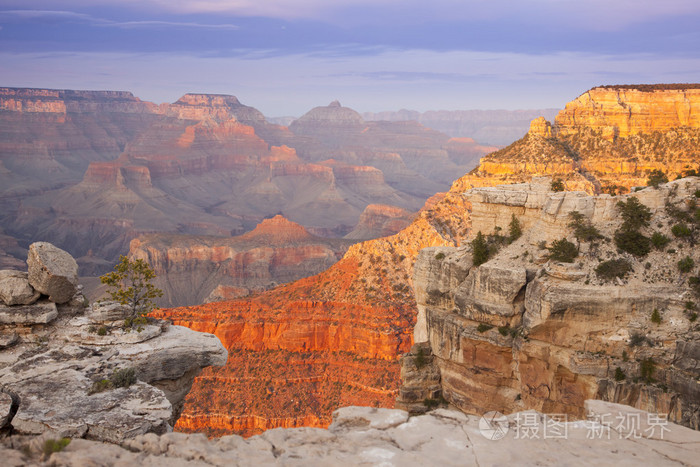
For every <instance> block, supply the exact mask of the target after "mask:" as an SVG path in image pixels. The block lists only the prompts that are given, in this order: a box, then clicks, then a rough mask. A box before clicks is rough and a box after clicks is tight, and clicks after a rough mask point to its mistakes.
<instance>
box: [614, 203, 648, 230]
mask: <svg viewBox="0 0 700 467" xmlns="http://www.w3.org/2000/svg"><path fill="white" fill-rule="evenodd" d="M617 207H618V209H619V210H620V215H621V216H622V220H623V222H622V229H623V230H639V229H641V228H642V227H646V226H648V225H649V221H650V220H651V210H650V209H649V208H648V207H646V206H645V205H643V204H642V203H640V202H639V200H638V199H637V197H635V196H630V197H629V198H628V199H627V201H626V202H625V201H619V202H618V203H617Z"/></svg>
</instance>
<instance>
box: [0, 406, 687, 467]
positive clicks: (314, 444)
mask: <svg viewBox="0 0 700 467" xmlns="http://www.w3.org/2000/svg"><path fill="white" fill-rule="evenodd" d="M587 409H588V410H589V415H590V417H591V419H592V420H591V421H575V422H564V421H555V420H553V419H550V418H548V417H547V416H545V415H542V414H540V413H538V412H534V411H531V412H520V413H517V414H512V415H510V416H508V417H507V418H506V417H503V420H504V422H503V424H502V425H500V426H501V427H502V429H503V432H502V433H503V436H502V437H501V435H500V433H499V432H497V431H495V430H493V429H492V427H493V426H496V427H497V426H499V425H497V424H494V425H492V426H489V425H485V422H484V420H483V419H481V417H475V416H467V415H464V414H463V413H461V412H456V411H451V410H446V409H438V410H435V411H432V412H429V413H428V414H426V415H420V416H416V417H411V418H409V417H408V414H407V413H406V412H404V411H402V410H392V409H375V408H370V407H345V408H342V409H339V410H337V411H336V412H335V413H334V414H333V418H334V422H333V424H332V425H331V426H330V427H329V429H328V430H324V429H320V428H291V429H284V428H276V429H274V430H269V431H266V432H265V433H263V434H261V435H258V436H253V437H251V438H248V439H244V438H241V437H240V436H235V435H233V436H224V437H222V438H219V439H211V440H208V439H207V438H206V437H205V436H204V435H202V434H184V433H167V434H165V435H162V436H158V435H156V434H154V433H149V434H146V435H142V436H138V437H136V438H134V439H130V440H127V441H125V442H123V443H122V445H121V446H116V445H109V444H102V443H98V442H95V441H88V440H84V439H77V440H73V441H72V442H71V443H70V444H69V445H68V447H67V448H65V450H63V451H62V452H59V453H55V454H52V455H51V457H50V458H48V459H47V458H44V459H40V458H39V457H38V454H34V456H35V457H34V458H31V457H30V456H31V455H32V446H36V445H38V444H39V442H38V441H37V440H36V439H34V440H27V439H13V438H10V439H9V440H6V441H5V443H4V444H5V447H4V448H3V447H2V446H0V456H2V458H3V459H5V460H7V461H8V462H9V464H6V465H8V466H19V465H25V464H27V463H29V462H36V463H37V465H52V466H78V465H100V466H116V465H143V466H166V465H167V466H169V467H175V466H195V465H197V466H207V465H217V466H259V465H284V466H317V465H318V466H320V465H323V466H353V465H382V466H402V467H405V466H421V467H422V466H426V465H444V466H487V465H518V466H520V465H526V466H527V465H538V466H559V465H572V466H579V465H580V466H588V465H621V466H637V465H655V466H684V465H697V455H698V452H700V433H699V432H697V431H693V430H691V429H688V428H685V427H682V426H679V425H675V424H673V423H670V422H666V423H663V424H656V423H655V422H656V419H655V418H653V414H648V413H647V412H642V411H639V410H637V409H633V408H630V407H628V406H623V405H619V404H612V403H605V402H602V401H588V402H587ZM637 416H639V417H640V418H641V420H642V421H643V423H642V425H640V426H638V429H639V430H640V431H639V433H634V434H633V435H632V436H630V433H629V432H628V431H627V426H622V424H619V423H613V424H605V423H602V422H600V420H605V419H607V418H609V417H612V418H611V420H615V419H616V418H620V417H621V418H622V419H623V420H628V419H629V420H634V419H636V417H637ZM596 420H597V421H596ZM650 420H651V421H652V422H653V423H652V424H649V423H648V421H650ZM629 426H631V425H629ZM649 428H654V430H653V432H651V431H649ZM637 435H638V436H637ZM43 439H44V438H40V439H39V441H42V440H43Z"/></svg>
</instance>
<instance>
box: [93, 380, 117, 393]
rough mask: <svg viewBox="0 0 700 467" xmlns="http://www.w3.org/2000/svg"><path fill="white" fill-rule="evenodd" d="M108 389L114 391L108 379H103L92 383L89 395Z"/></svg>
mask: <svg viewBox="0 0 700 467" xmlns="http://www.w3.org/2000/svg"><path fill="white" fill-rule="evenodd" d="M108 389H112V383H111V382H110V381H109V380H108V379H101V380H98V381H95V382H94V383H92V386H91V387H90V389H89V390H88V394H95V393H97V392H103V391H107V390H108Z"/></svg>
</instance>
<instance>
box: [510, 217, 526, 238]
mask: <svg viewBox="0 0 700 467" xmlns="http://www.w3.org/2000/svg"><path fill="white" fill-rule="evenodd" d="M522 234H523V229H522V228H521V227H520V221H519V220H518V218H517V217H515V214H511V217H510V224H508V242H509V243H513V242H514V241H516V240H517V239H519V238H520V236H521V235H522Z"/></svg>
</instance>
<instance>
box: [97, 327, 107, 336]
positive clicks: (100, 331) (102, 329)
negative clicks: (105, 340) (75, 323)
mask: <svg viewBox="0 0 700 467" xmlns="http://www.w3.org/2000/svg"><path fill="white" fill-rule="evenodd" d="M97 335H98V336H106V335H107V326H100V327H99V328H98V329H97Z"/></svg>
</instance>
